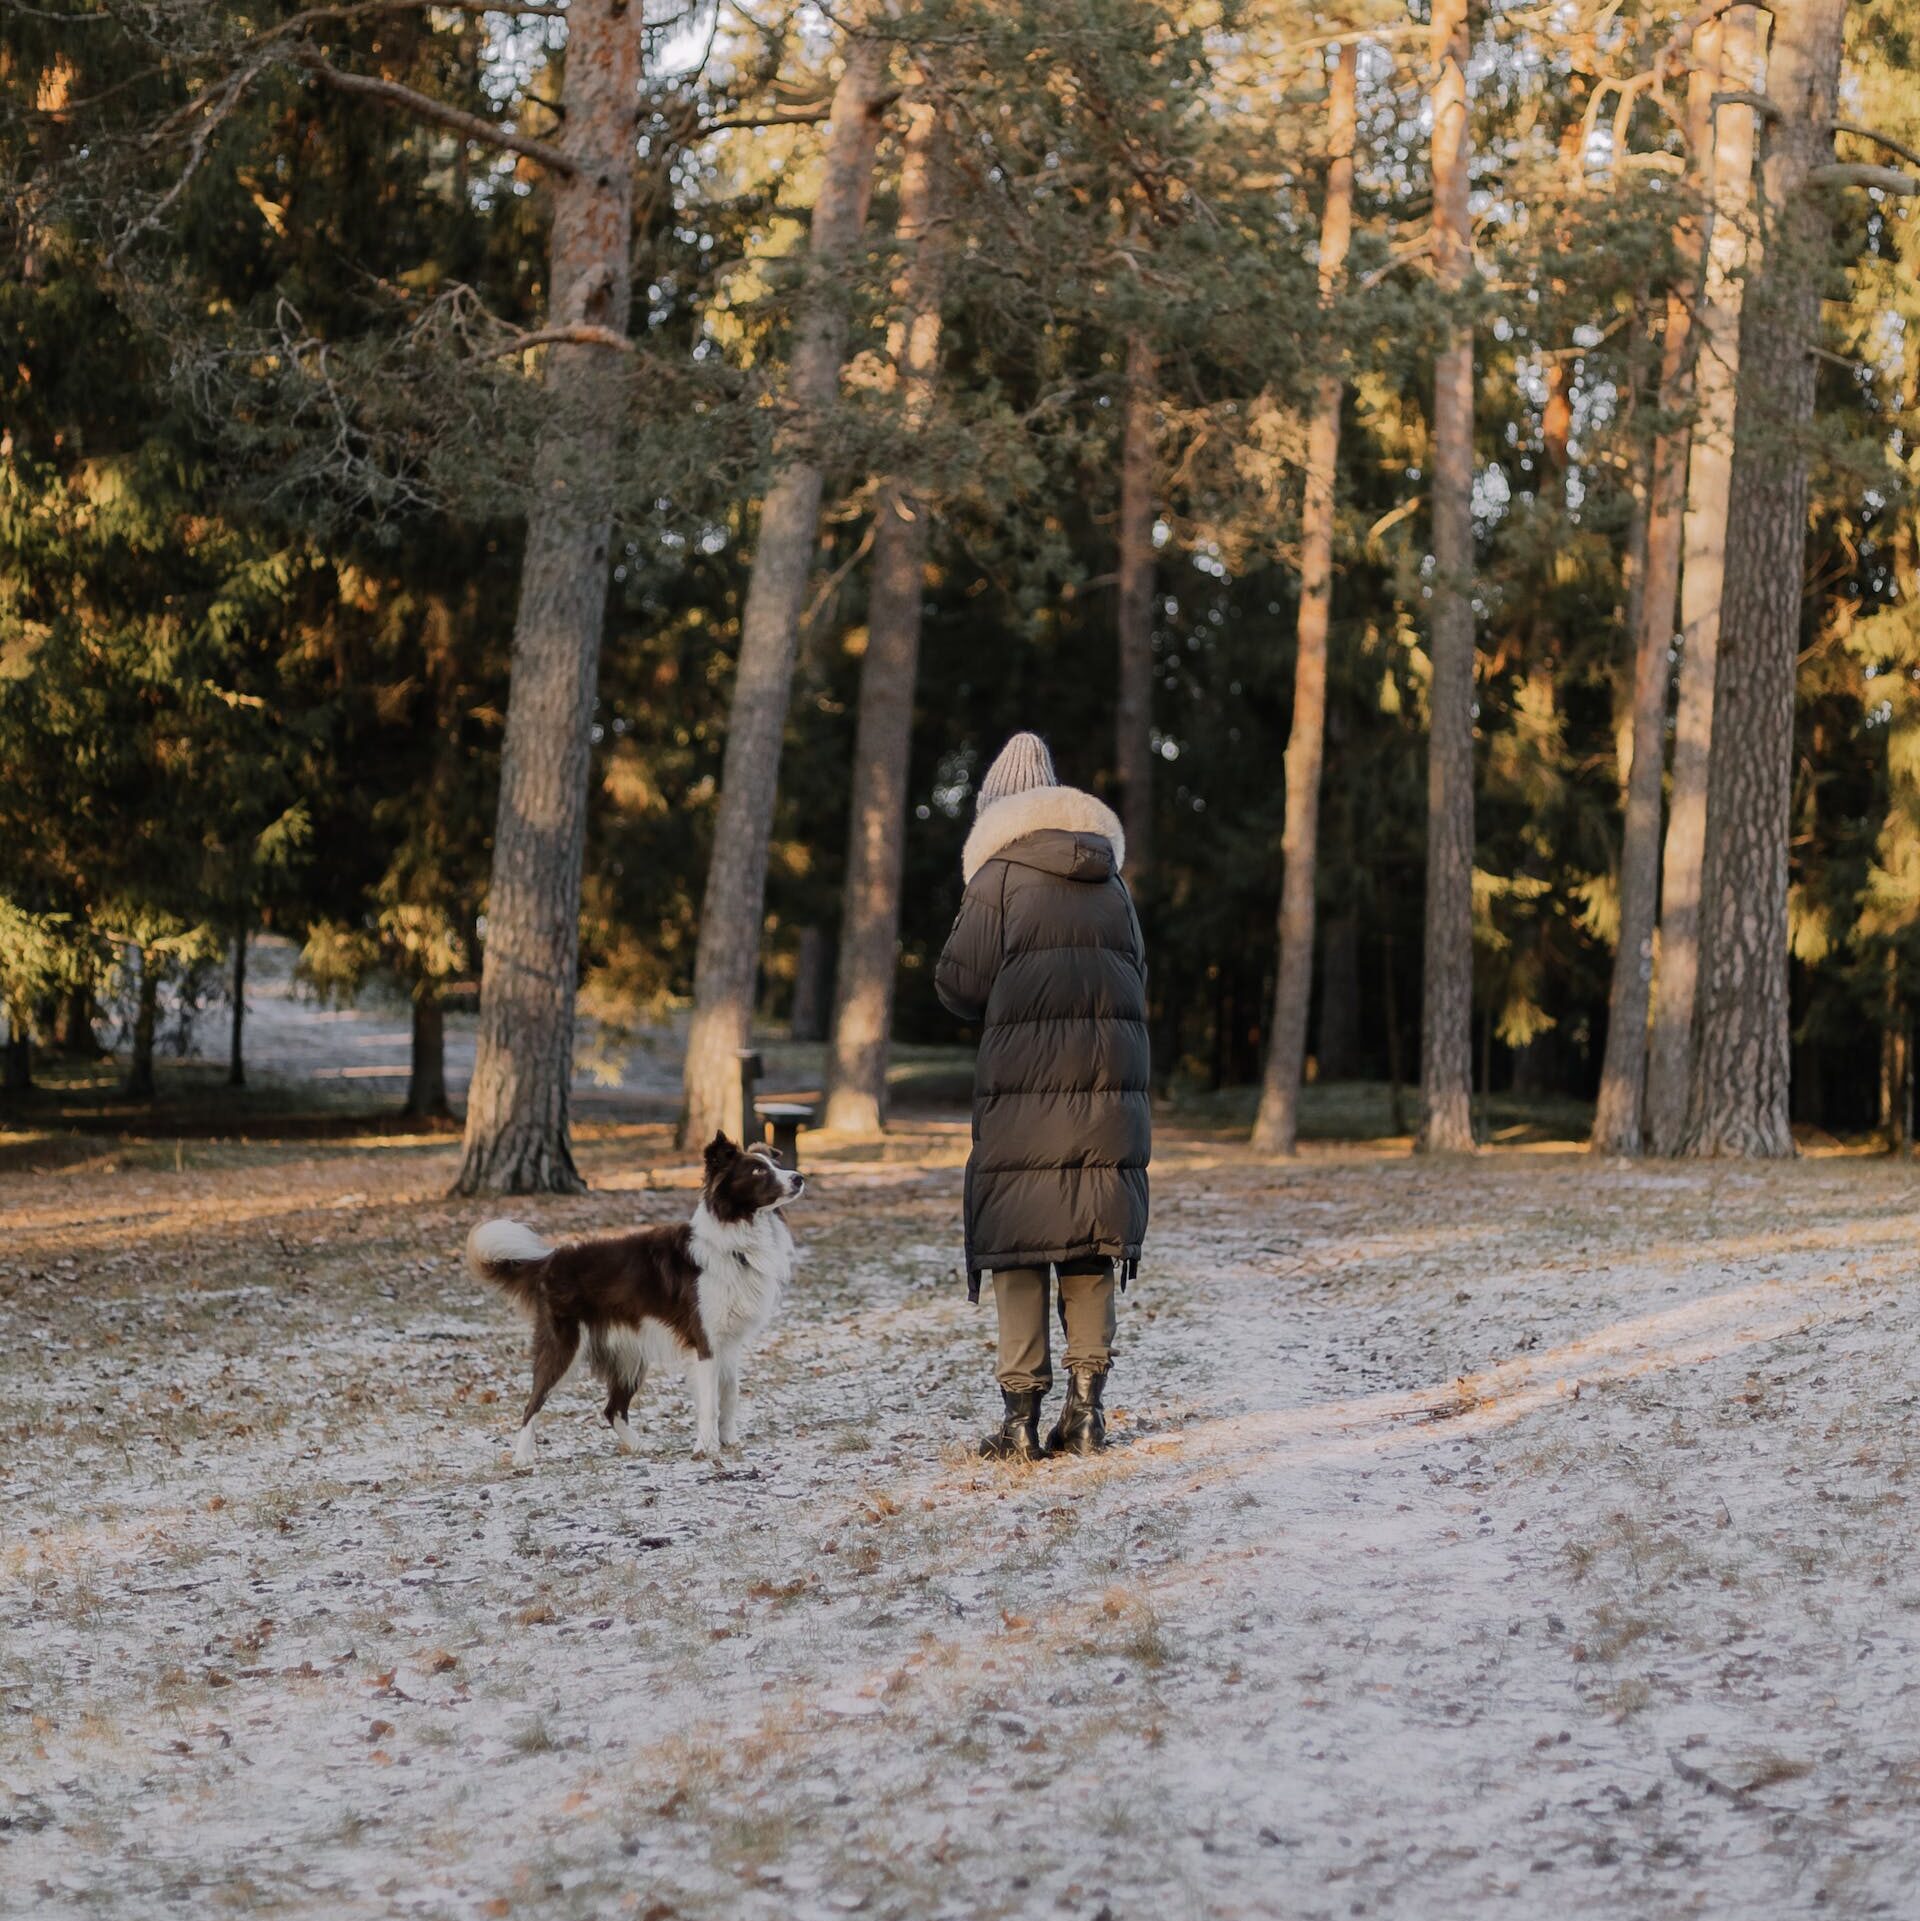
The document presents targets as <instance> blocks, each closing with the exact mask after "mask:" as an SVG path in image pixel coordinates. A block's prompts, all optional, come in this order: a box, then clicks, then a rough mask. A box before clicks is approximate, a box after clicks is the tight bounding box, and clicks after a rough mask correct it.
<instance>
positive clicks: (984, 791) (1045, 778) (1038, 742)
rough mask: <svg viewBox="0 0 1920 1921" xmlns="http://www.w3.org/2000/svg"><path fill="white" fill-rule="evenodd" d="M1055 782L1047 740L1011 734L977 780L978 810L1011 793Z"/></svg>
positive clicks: (1056, 781) (1054, 784) (1030, 735)
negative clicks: (983, 774) (978, 790)
mask: <svg viewBox="0 0 1920 1921" xmlns="http://www.w3.org/2000/svg"><path fill="white" fill-rule="evenodd" d="M1059 785H1060V779H1059V776H1058V775H1057V774H1055V772H1054V771H1053V756H1052V755H1051V754H1050V753H1048V752H1047V743H1046V742H1045V741H1044V740H1042V739H1041V738H1040V736H1039V735H1038V734H1015V735H1014V737H1013V738H1012V739H1011V740H1010V741H1008V742H1007V744H1006V745H1005V746H1004V747H1003V748H1001V750H1000V752H999V754H998V755H997V756H996V757H995V759H994V763H993V765H992V766H991V767H989V768H988V769H987V773H986V778H985V779H984V780H982V781H981V783H980V802H979V805H980V811H982V812H984V811H985V810H986V809H987V808H989V807H991V806H992V805H993V803H994V802H995V801H997V800H1005V799H1006V798H1007V797H1008V796H1009V795H1011V794H1024V793H1026V792H1027V790H1028V789H1029V788H1033V787H1058V786H1059Z"/></svg>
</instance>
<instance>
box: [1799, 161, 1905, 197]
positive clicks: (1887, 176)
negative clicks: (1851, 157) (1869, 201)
mask: <svg viewBox="0 0 1920 1921" xmlns="http://www.w3.org/2000/svg"><path fill="white" fill-rule="evenodd" d="M1807 185H1808V186H1810V187H1878V188H1879V189H1880V191H1881V192H1882V193H1892V194H1900V195H1912V194H1920V177H1916V176H1915V175H1913V174H1910V173H1902V172H1901V171H1900V170H1899V169H1898V168H1897V167H1868V166H1861V165H1858V164H1856V163H1854V162H1851V161H1835V162H1834V163H1833V164H1831V165H1830V166H1825V167H1814V168H1811V169H1809V171H1808V173H1807Z"/></svg>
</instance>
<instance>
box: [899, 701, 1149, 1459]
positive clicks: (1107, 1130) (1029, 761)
mask: <svg viewBox="0 0 1920 1921" xmlns="http://www.w3.org/2000/svg"><path fill="white" fill-rule="evenodd" d="M1125 862H1126V836H1125V835H1124V834H1123V833H1122V832H1121V829H1120V822H1119V820H1118V819H1117V818H1116V817H1115V815H1114V813H1113V810H1112V809H1111V808H1109V807H1107V806H1105V805H1104V804H1103V803H1102V802H1100V801H1098V800H1096V799H1095V798H1094V797H1093V796H1092V795H1091V794H1085V793H1082V792H1081V791H1080V790H1079V789H1078V788H1075V787H1063V786H1062V785H1061V784H1060V782H1059V779H1058V778H1057V776H1056V775H1055V773H1054V770H1053V758H1052V756H1051V755H1050V754H1049V753H1048V751H1047V746H1046V743H1045V742H1044V741H1043V740H1041V739H1040V738H1039V736H1038V735H1036V734H1025V733H1022V734H1015V735H1014V737H1013V738H1012V739H1011V740H1010V741H1008V742H1007V744H1006V746H1005V747H1004V748H1002V749H1001V751H1000V754H999V756H998V757H997V758H996V759H995V761H994V763H993V765H992V766H991V767H989V768H988V769H987V773H986V778H985V779H984V780H983V781H982V782H981V783H980V795H979V804H978V812H977V816H976V818H975V821H974V824H973V830H972V832H971V833H970V834H969V835H968V836H967V842H966V847H965V850H964V852H963V854H962V856H961V872H962V875H963V877H964V879H965V881H966V894H965V896H964V898H963V899H962V901H961V903H960V913H959V917H958V918H957V919H956V920H955V922H954V924H953V931H952V933H951V934H949V935H948V937H947V944H946V947H945V950H944V951H943V952H942V954H941V956H940V962H939V966H938V967H937V969H936V970H935V973H934V986H935V989H936V991H937V992H938V993H939V996H940V999H941V1002H942V1004H943V1005H944V1006H945V1007H946V1008H947V1010H948V1012H949V1013H952V1014H954V1015H956V1016H957V1017H958V1018H959V1019H961V1020H963V1021H967V1022H970V1023H974V1024H977V1025H978V1027H979V1029H980V1046H979V1052H978V1055H977V1056H976V1059H975V1062H974V1077H973V1149H972V1152H971V1153H970V1154H969V1156H968V1159H967V1177H966V1246H967V1257H966V1258H967V1294H968V1298H969V1299H970V1300H978V1299H979V1297H980V1277H981V1275H982V1274H983V1273H991V1274H992V1276H993V1298H994V1306H995V1308H996V1310H997V1312H998V1316H999V1323H1000V1355H999V1368H998V1373H999V1380H1000V1394H1001V1400H1002V1403H1003V1411H1002V1419H1001V1423H1000V1425H999V1427H998V1428H996V1429H995V1430H994V1432H992V1433H991V1434H989V1435H988V1436H987V1438H986V1439H985V1440H984V1441H982V1442H981V1444H980V1452H981V1453H982V1454H983V1455H984V1456H986V1457H987V1458H988V1459H993V1460H1035V1459H1038V1458H1039V1456H1040V1454H1041V1452H1042V1449H1041V1444H1040V1409H1041V1406H1042V1404H1043V1403H1044V1401H1045V1400H1046V1397H1047V1395H1048V1393H1049V1392H1050V1390H1051V1389H1052V1386H1053V1366H1052V1357H1051V1354H1050V1351H1049V1343H1048V1306H1049V1301H1048V1294H1049V1287H1050V1284H1051V1285H1052V1286H1054V1287H1057V1290H1058V1299H1059V1310H1060V1320H1061V1326H1062V1328H1063V1330H1064V1332H1065V1335H1066V1355H1065V1359H1066V1367H1067V1381H1068V1386H1067V1398H1066V1403H1065V1405H1064V1407H1063V1408H1062V1409H1061V1412H1060V1417H1059V1419H1058V1420H1057V1421H1056V1422H1055V1423H1054V1426H1053V1429H1052V1431H1051V1432H1050V1433H1049V1435H1048V1437H1047V1443H1046V1449H1045V1451H1046V1452H1047V1453H1051V1454H1059V1453H1069V1454H1091V1453H1092V1452H1094V1451H1095V1449H1097V1448H1100V1447H1102V1446H1104V1445H1105V1443H1106V1419H1105V1414H1104V1396H1105V1391H1106V1382H1107V1371H1108V1369H1109V1367H1110V1366H1111V1365H1112V1358H1113V1340H1114V1331H1115V1324H1116V1310H1117V1298H1116V1276H1115V1265H1116V1263H1117V1264H1118V1266H1119V1270H1120V1271H1119V1276H1118V1287H1119V1288H1120V1289H1124V1287H1125V1285H1126V1283H1127V1282H1128V1281H1129V1280H1131V1279H1132V1278H1133V1275H1134V1273H1135V1271H1136V1270H1137V1268H1138V1266H1139V1262H1140V1251H1141V1244H1142V1242H1143V1241H1144V1240H1145V1238H1146V1231H1147V1164H1148V1161H1149V1159H1150V1157H1151V1153H1152V1146H1153V1119H1152V1110H1151V1106H1150V1102H1149V1087H1150V1084H1151V1075H1150V1067H1151V1063H1150V1059H1149V1054H1148V1043H1147V960H1146V949H1145V945H1144V943H1143V941H1142V939H1141V935H1140V917H1139V916H1138V915H1137V914H1136V913H1135V912H1134V906H1133V897H1132V895H1131V894H1130V893H1129V892H1128V890H1127V884H1126V882H1125V880H1124V879H1123V878H1122V877H1121V870H1122V868H1123V866H1124V865H1125Z"/></svg>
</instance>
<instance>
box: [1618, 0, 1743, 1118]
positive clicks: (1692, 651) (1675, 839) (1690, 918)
mask: <svg viewBox="0 0 1920 1921" xmlns="http://www.w3.org/2000/svg"><path fill="white" fill-rule="evenodd" d="M1755 38H1756V36H1755V26H1754V11H1753V9H1752V8H1751V7H1736V8H1734V9H1733V11H1732V12H1731V13H1729V14H1728V15H1727V16H1726V18H1725V20H1724V22H1723V23H1722V27H1721V46H1720V71H1721V74H1722V75H1723V76H1724V77H1725V79H1726V81H1727V84H1728V85H1729V86H1730V87H1733V88H1736V89H1745V88H1747V87H1748V86H1750V85H1752V84H1755V83H1754V73H1753V69H1754V57H1755ZM1714 124H1715V133H1714V149H1713V224H1712V232H1711V237H1710V239H1709V242H1708V247H1707V284H1706V294H1705V298H1704V300H1703V302H1702V308H1701V323H1700V331H1701V334H1702V336H1703V338H1702V341H1701V348H1700V354H1699V359H1698V364H1697V367H1696V371H1695V382H1694V384H1695V396H1696V402H1697V411H1696V414H1695V418H1694V423H1693V432H1692V435H1691V437H1690V444H1689V447H1688V472H1687V510H1686V517H1685V522H1684V527H1683V535H1682V541H1683V546H1684V548H1685V559H1684V562H1683V565H1682V569H1681V575H1680V636H1681V645H1680V676H1679V679H1680V690H1679V697H1678V700H1677V701H1676V703H1675V713H1674V727H1673V787H1672V792H1671V795H1670V797H1669V800H1668V804H1667V834H1666V842H1665V846H1664V848H1663V850H1662V855H1661V870H1660V942H1659V953H1658V964H1657V966H1656V967H1655V970H1654V981H1653V1026H1652V1031H1651V1034H1650V1036H1649V1039H1648V1044H1647V1094H1646V1130H1645V1132H1646V1144H1647V1147H1648V1150H1649V1151H1650V1152H1652V1153H1655V1154H1663V1155H1670V1154H1675V1153H1677V1152H1678V1151H1679V1147H1680V1136H1681V1131H1682V1129H1683V1128H1684V1127H1685V1125H1686V1117H1687V1080H1688V1069H1689V1064H1690V1062H1691V1059H1692V1052H1693V1000H1694V983H1695V980H1696V979H1697V977H1698V973H1699V939H1700V934H1699V929H1700V863H1701V858H1702V854H1703V852H1704V850H1705V846H1706V829H1707V769H1708V764H1709V758H1710V750H1711V746H1712V740H1713V682H1714V661H1715V658H1716V656H1717V655H1718V652H1719V644H1720V595H1721V588H1722V582H1723V580H1724V578H1725V573H1726V546H1727V498H1728V489H1729V485H1730V482H1731V478H1732V473H1733V438H1734V420H1735V401H1736V398H1737V394H1738V388H1739V373H1740V302H1741V286H1742V277H1743V275H1744V274H1745V272H1746V267H1747V221H1748V217H1749V208H1750V203H1751V201H1752V197H1753V154H1754V135H1755V126H1754V114H1753V111H1752V109H1751V108H1749V107H1744V106H1739V105H1735V104H1732V103H1728V104H1724V105H1722V106H1721V107H1720V108H1719V110H1718V112H1717V113H1716V115H1715V122H1714Z"/></svg>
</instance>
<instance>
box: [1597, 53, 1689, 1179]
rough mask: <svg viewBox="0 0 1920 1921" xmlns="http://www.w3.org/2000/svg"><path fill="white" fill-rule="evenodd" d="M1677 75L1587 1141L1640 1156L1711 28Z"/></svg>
mask: <svg viewBox="0 0 1920 1921" xmlns="http://www.w3.org/2000/svg"><path fill="white" fill-rule="evenodd" d="M1694 53H1695V59H1696V65H1695V66H1694V68H1693V71H1692V74H1691V75H1690V76H1689V79H1688V82H1687V145H1688V164H1689V178H1688V180H1687V182H1686V184H1685V185H1684V186H1683V188H1682V193H1683V196H1684V198H1685V200H1686V202H1687V204H1686V205H1685V206H1683V208H1682V210H1681V214H1680V218H1679V220H1678V221H1677V222H1676V223H1675V227H1674V236H1673V250H1674V285H1673V287H1672V289H1671V291H1670V292H1669V293H1668V295H1667V331H1666V339H1665V341H1664V342H1663V344H1662V347H1661V352H1660V414H1661V418H1662V420H1663V421H1665V422H1666V423H1668V424H1667V425H1666V426H1665V428H1664V429H1663V431H1662V432H1661V433H1660V434H1659V436H1658V437H1657V438H1656V440H1655V441H1654V447H1653V483H1652V487H1651V490H1650V494H1649V500H1648V508H1647V545H1646V571H1645V574H1644V576H1643V578H1644V582H1645V585H1644V588H1643V590H1642V592H1641V594H1640V608H1639V613H1640V625H1639V630H1638V633H1637V635H1636V640H1635V647H1634V661H1633V733H1632V741H1633V745H1632V749H1631V752H1630V754H1629V756H1628V771H1627V781H1626V787H1627V804H1626V817H1625V821H1624V824H1623V826H1622V829H1621V836H1620V939H1619V944H1618V946H1617V947H1616V948H1615V950H1614V956H1613V985H1612V991H1611V992H1610V994H1609V996H1608V1001H1607V1051H1606V1056H1605V1058H1604V1060H1603V1062H1602V1064H1601V1069H1600V1093H1599V1098H1598V1100H1597V1101H1596V1102H1595V1105H1594V1111H1593V1132H1592V1134H1591V1136H1590V1142H1591V1145H1592V1148H1593V1151H1594V1152H1595V1153H1596V1154H1637V1153H1639V1152H1640V1142H1641V1132H1640V1117H1641V1104H1642V1102H1643V1100H1644V1098H1645V1094H1646V1084H1647V1000H1648V994H1649V990H1650V989H1651V987H1652V985H1653V926H1654V916H1655V914H1656V912H1657V910H1658V906H1659V884H1660V793H1661V786H1662V782H1663V780H1664V777H1665V773H1666V751H1665V744H1666V733H1667V687H1668V682H1669V680H1670V679H1671V663H1672V658H1673V619H1674V604H1675V600H1676V597H1677V596H1678V594H1679V591H1680V542H1681V522H1682V518H1683V515H1684V512H1685V508H1686V477H1687V448H1688V441H1689V438H1690V431H1689V430H1690V416H1691V410H1692V406H1693V366H1694V357H1695V352H1696V343H1695V339H1694V332H1693V310H1694V307H1695V305H1696V303H1697V302H1698V300H1699V298H1700V290H1701V289H1700V274H1701V268H1702V266H1703V265H1704V262H1705V258H1706V245H1707V221H1708V217H1709V216H1708V211H1707V197H1708V196H1709V195H1710V194H1711V193H1712V190H1713V94H1714V89H1715V87H1716V86H1717V85H1718V84H1719V75H1720V25H1719V22H1718V21H1713V22H1709V24H1708V25H1706V26H1705V27H1703V28H1701V29H1700V31H1699V32H1698V33H1697V34H1696V35H1695V36H1694Z"/></svg>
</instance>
